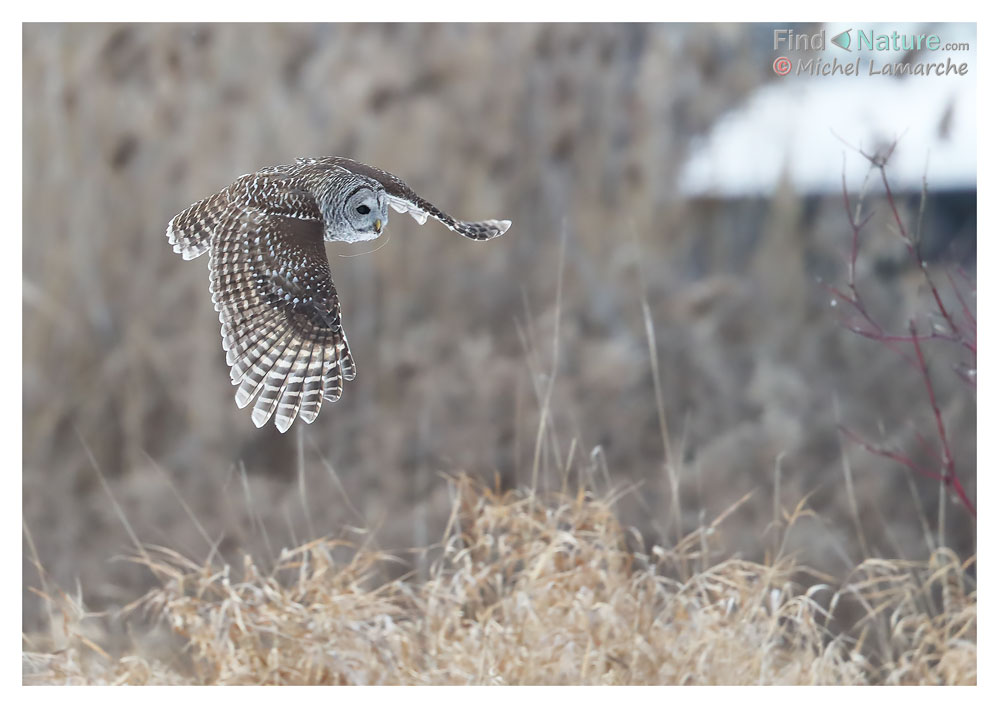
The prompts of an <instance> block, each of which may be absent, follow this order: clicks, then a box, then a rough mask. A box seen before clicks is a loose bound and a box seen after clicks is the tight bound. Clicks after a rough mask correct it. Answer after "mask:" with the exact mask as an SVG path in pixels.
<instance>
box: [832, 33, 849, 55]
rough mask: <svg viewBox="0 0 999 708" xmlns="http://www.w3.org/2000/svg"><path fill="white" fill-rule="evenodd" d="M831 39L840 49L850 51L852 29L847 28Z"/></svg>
mask: <svg viewBox="0 0 999 708" xmlns="http://www.w3.org/2000/svg"><path fill="white" fill-rule="evenodd" d="M829 41H830V42H832V43H833V44H835V45H836V46H837V47H839V48H840V49H845V50H846V51H850V30H846V31H845V32H840V33H839V34H837V35H836V36H835V37H833V38H832V39H830V40H829Z"/></svg>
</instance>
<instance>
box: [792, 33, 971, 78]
mask: <svg viewBox="0 0 999 708" xmlns="http://www.w3.org/2000/svg"><path fill="white" fill-rule="evenodd" d="M773 44H774V46H773V49H774V51H775V52H809V51H824V50H825V49H826V46H827V45H826V30H819V31H818V32H814V33H811V34H809V33H808V32H795V31H794V30H791V29H775V30H774V43H773ZM829 44H830V45H832V46H834V47H837V48H838V49H841V50H843V51H844V52H848V53H852V52H853V51H858V52H863V51H866V52H894V53H898V52H905V53H906V55H908V54H909V53H912V52H922V51H926V52H967V51H970V50H971V45H970V43H969V42H945V41H944V40H943V39H942V38H941V37H940V36H939V35H937V34H916V33H905V32H898V31H893V32H891V33H884V32H877V31H876V30H873V29H867V30H864V29H854V28H852V27H851V28H849V29H846V30H843V31H842V32H838V33H837V34H834V35H832V36H831V37H830V38H829ZM773 69H774V73H776V74H777V75H779V76H786V75H788V74H790V73H791V72H792V71H793V72H794V74H795V76H800V75H802V74H805V75H808V76H834V75H836V74H841V75H843V76H861V75H866V76H902V75H911V76H965V75H966V74H967V73H968V63H967V62H956V61H954V60H953V59H952V58H951V57H950V56H947V57H945V58H944V57H941V61H911V60H909V61H897V62H891V61H879V60H878V59H877V57H861V56H858V57H857V58H856V59H854V60H848V61H840V60H839V58H838V57H833V59H832V61H828V60H826V59H822V58H819V57H808V58H798V59H797V60H796V61H792V60H791V59H790V58H788V57H787V56H783V55H782V56H778V57H777V58H776V59H775V60H774V64H773Z"/></svg>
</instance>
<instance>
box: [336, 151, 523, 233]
mask: <svg viewBox="0 0 999 708" xmlns="http://www.w3.org/2000/svg"><path fill="white" fill-rule="evenodd" d="M320 162H325V163H327V164H333V165H337V166H339V167H343V168H345V169H348V170H350V171H351V172H354V173H355V174H359V175H364V176H365V177H370V178H372V179H374V180H377V181H378V182H380V183H381V185H382V186H383V187H384V188H385V194H386V196H387V197H388V202H389V204H390V205H391V207H392V208H393V209H395V210H396V211H397V212H399V213H406V212H408V213H409V215H410V216H412V217H413V218H414V219H416V221H417V222H419V223H420V224H425V223H426V222H427V217H428V216H432V217H433V218H435V219H437V221H439V222H441V223H442V224H444V225H445V226H446V227H448V228H449V229H451V230H452V231H455V232H457V233H459V234H461V235H462V236H465V237H466V238H470V239H473V240H475V241H488V240H489V239H491V238H496V237H497V236H501V235H503V234H504V233H506V230H507V229H509V228H510V222H509V221H506V220H499V219H487V220H485V221H459V220H458V219H455V218H454V217H453V216H451V215H450V214H446V213H445V212H443V211H441V210H440V209H438V208H437V207H436V206H434V205H433V204H431V203H430V202H428V201H427V200H426V199H423V198H422V197H420V196H419V195H417V194H416V192H414V191H413V190H412V189H410V188H409V187H408V186H407V185H406V183H405V182H403V181H402V180H401V179H399V178H398V177H396V176H395V175H394V174H391V173H389V172H386V171H385V170H380V169H378V168H377V167H371V166H370V165H365V164H364V163H361V162H357V161H356V160H351V159H348V158H346V157H330V158H322V159H321V160H320Z"/></svg>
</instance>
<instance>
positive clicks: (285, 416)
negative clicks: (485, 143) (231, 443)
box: [167, 157, 510, 432]
mask: <svg viewBox="0 0 999 708" xmlns="http://www.w3.org/2000/svg"><path fill="white" fill-rule="evenodd" d="M389 206H391V207H392V208H393V209H394V210H396V211H398V212H400V213H407V212H408V213H409V214H410V215H411V216H412V217H413V218H414V219H416V221H418V222H419V223H421V224H423V223H425V222H426V221H427V218H428V217H433V218H434V219H436V220H437V221H440V222H441V223H442V224H444V225H445V226H447V227H448V228H449V229H451V230H452V231H455V232H457V233H459V234H461V235H462V236H465V237H467V238H470V239H473V240H476V241H485V240H488V239H491V238H494V237H496V236H500V235H501V234H503V233H505V232H506V230H507V229H508V228H510V222H509V221H500V220H487V221H472V222H468V221H459V220H457V219H455V218H453V217H452V216H450V215H448V214H446V213H444V212H443V211H441V210H440V209H438V208H437V207H436V206H434V205H433V204H431V203H430V202H428V201H426V200H424V199H422V198H421V197H419V196H418V195H417V194H416V193H414V192H413V191H412V190H411V189H410V188H409V187H407V186H406V184H405V183H404V182H403V181H402V180H400V179H399V178H398V177H396V176H395V175H392V174H390V173H388V172H385V171H383V170H379V169H377V168H375V167H370V166H368V165H364V164H361V163H359V162H355V161H354V160H350V159H347V158H343V157H323V158H303V159H299V160H298V161H297V162H296V163H295V164H294V165H280V166H277V167H266V168H264V169H261V170H258V171H257V172H254V173H252V174H248V175H243V176H242V177H240V178H238V179H237V180H236V181H234V182H233V183H232V184H230V185H229V186H228V187H226V188H225V189H223V190H221V191H220V192H218V193H216V194H214V195H212V196H210V197H208V198H207V199H202V200H201V201H199V202H196V203H194V204H192V205H191V206H190V207H188V208H187V209H185V210H184V211H182V212H181V213H180V214H178V215H177V216H175V217H174V218H173V219H171V220H170V223H169V225H168V226H167V239H168V241H169V242H170V243H171V244H172V245H173V249H174V251H175V252H176V253H179V254H180V255H181V256H182V257H183V258H184V259H185V260H191V259H193V258H197V257H198V256H200V255H202V254H203V253H205V252H208V254H209V270H210V273H211V276H210V285H209V289H210V291H211V293H212V302H213V303H214V304H215V309H216V310H217V311H218V313H219V321H220V322H221V323H222V330H221V334H222V348H223V350H225V352H226V363H227V364H228V365H229V366H230V367H231V368H230V371H229V373H230V378H231V380H232V383H233V385H235V386H237V387H238V388H237V390H236V405H237V406H239V407H240V408H244V407H246V406H247V405H249V404H250V402H251V401H253V400H254V398H256V403H254V405H253V413H252V416H251V419H252V420H253V422H254V424H255V425H256V426H257V427H260V426H262V425H264V424H265V423H266V422H267V421H268V420H270V419H271V417H273V418H274V423H275V425H276V426H277V428H278V430H280V431H281V432H285V431H287V430H288V428H290V427H291V424H292V423H293V422H294V421H295V419H296V418H298V417H301V419H302V420H303V421H305V422H306V423H312V422H313V421H314V420H315V419H316V417H317V416H318V415H319V410H320V407H321V406H322V402H323V401H324V400H326V401H331V402H332V401H336V400H338V399H339V398H340V395H341V394H342V393H343V382H344V381H345V380H346V381H351V380H353V378H354V376H355V374H356V367H355V365H354V360H353V358H352V357H351V354H350V347H349V346H348V344H347V337H346V335H345V334H344V331H343V326H342V324H341V321H340V301H339V299H338V298H337V293H336V290H335V288H334V287H333V279H332V276H331V274H330V267H329V260H328V259H327V258H326V249H325V246H324V244H323V242H324V241H348V242H355V241H366V240H370V239H375V238H378V236H380V235H381V233H382V231H383V230H384V228H385V226H386V225H387V224H388V219H389V213H388V207H389Z"/></svg>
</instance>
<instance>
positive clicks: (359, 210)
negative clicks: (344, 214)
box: [357, 204, 371, 214]
mask: <svg viewBox="0 0 999 708" xmlns="http://www.w3.org/2000/svg"><path fill="white" fill-rule="evenodd" d="M357 213H358V214H370V213H371V207H369V206H368V205H367V204H362V205H361V206H359V207H357Z"/></svg>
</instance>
